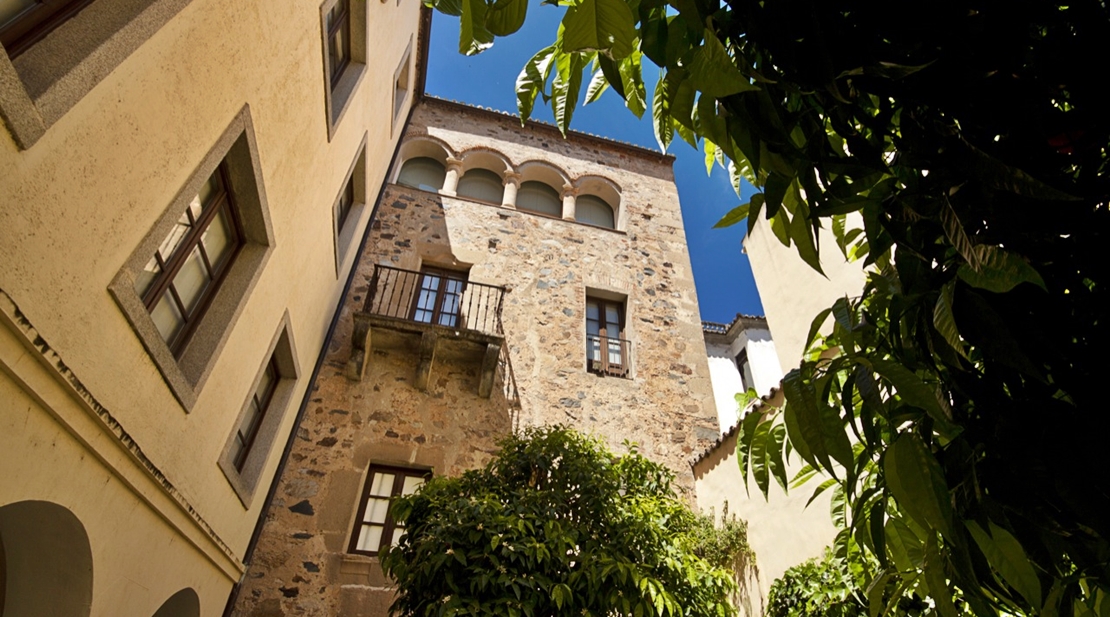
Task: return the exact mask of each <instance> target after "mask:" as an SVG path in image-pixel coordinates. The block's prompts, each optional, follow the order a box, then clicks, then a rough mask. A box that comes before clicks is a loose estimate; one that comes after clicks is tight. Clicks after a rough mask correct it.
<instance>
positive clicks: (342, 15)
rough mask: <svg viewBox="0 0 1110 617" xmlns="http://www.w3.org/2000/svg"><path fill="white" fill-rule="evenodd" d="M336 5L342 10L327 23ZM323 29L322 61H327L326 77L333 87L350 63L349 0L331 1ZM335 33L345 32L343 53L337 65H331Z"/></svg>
mask: <svg viewBox="0 0 1110 617" xmlns="http://www.w3.org/2000/svg"><path fill="white" fill-rule="evenodd" d="M337 7H342V10H341V11H340V12H339V13H338V14H337V15H335V19H334V21H333V23H332V24H331V25H329V24H328V20H329V19H331V18H332V11H333V10H335V9H336V8H337ZM324 30H325V31H326V33H325V37H326V38H325V39H324V40H325V46H326V47H325V52H324V62H326V63H327V67H328V79H329V81H330V82H331V87H332V88H333V89H334V88H335V87H336V86H337V85H338V84H339V80H340V79H341V78H342V77H343V71H345V70H346V69H347V66H348V65H350V64H351V0H336V1H335V2H334V3H332V5H331V7H330V8H329V9H328V10H327V13H326V14H325V18H324ZM344 31H345V32H344ZM337 34H345V36H343V37H342V41H343V44H342V45H343V49H342V51H343V54H342V55H341V56H340V59H341V62H340V63H339V66H333V65H332V63H331V58H332V41H333V39H334V38H335V36H336V35H337Z"/></svg>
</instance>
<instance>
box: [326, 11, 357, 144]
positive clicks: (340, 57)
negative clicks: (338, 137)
mask: <svg viewBox="0 0 1110 617" xmlns="http://www.w3.org/2000/svg"><path fill="white" fill-rule="evenodd" d="M320 29H321V34H322V37H323V51H324V83H325V85H326V88H325V91H324V92H325V104H326V105H325V107H326V111H327V115H328V140H329V141H330V140H331V138H332V136H333V135H334V134H335V130H336V127H337V126H338V125H339V121H340V119H342V117H343V113H344V112H345V111H346V110H347V106H348V105H347V104H348V103H349V102H350V100H351V98H352V97H354V93H355V90H357V88H358V85H359V83H360V81H361V79H362V76H363V74H365V72H366V0H325V2H324V3H323V4H322V5H320Z"/></svg>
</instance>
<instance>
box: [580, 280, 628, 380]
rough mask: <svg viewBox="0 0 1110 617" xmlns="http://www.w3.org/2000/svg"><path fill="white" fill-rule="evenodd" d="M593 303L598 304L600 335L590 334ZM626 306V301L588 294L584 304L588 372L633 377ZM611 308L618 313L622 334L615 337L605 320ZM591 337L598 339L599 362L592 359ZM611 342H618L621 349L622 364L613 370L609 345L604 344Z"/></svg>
mask: <svg viewBox="0 0 1110 617" xmlns="http://www.w3.org/2000/svg"><path fill="white" fill-rule="evenodd" d="M591 302H596V303H597V305H598V334H596V335H593V334H590V328H589V305H590V303H591ZM625 304H626V302H625V301H624V300H615V299H612V298H603V297H599V296H596V295H592V294H586V302H585V303H584V304H583V307H584V308H585V309H586V310H585V313H584V315H583V317H584V318H585V322H584V324H585V327H586V340H585V342H586V345H585V351H586V370H587V371H588V372H591V373H596V374H598V375H609V376H613V377H625V378H628V377H630V376H631V374H632V362H631V356H632V350H631V349H630V348H629V347H630V346H629V345H628V340H627V339H626V338H625V327H626V326H625V324H626V321H625ZM609 307H613V308H615V309H616V311H617V320H618V324H619V330H620V332H619V333H618V334H617V336H615V337H614V336H610V335H609V334H608V327H607V323H608V322H607V321H606V319H605V314H606V309H607V308H609ZM591 336H597V337H598V352H599V354H598V355H599V356H600V358H599V359H598V360H594V359H593V358H591V357H590V351H591V350H590V337H591ZM609 340H616V341H618V345H619V348H620V356H621V362H620V364H619V365H617V367H616V368H615V369H614V368H612V365H611V364H610V362H609V353H610V352H609V347H608V345H607V344H604V343H606V342H607V341H609Z"/></svg>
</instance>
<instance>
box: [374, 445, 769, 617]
mask: <svg viewBox="0 0 1110 617" xmlns="http://www.w3.org/2000/svg"><path fill="white" fill-rule="evenodd" d="M672 477H673V474H672V473H671V472H670V470H668V469H667V468H665V467H663V466H662V465H658V464H656V463H653V462H651V461H649V460H647V459H646V458H644V457H643V456H641V455H640V454H638V453H637V452H636V450H635V448H634V447H632V448H631V451H630V452H629V453H628V454H626V455H623V456H616V455H614V454H613V453H612V452H610V451H609V450H608V449H607V448H606V447H605V446H604V445H603V444H602V443H601V442H600V441H599V440H598V439H596V438H592V437H587V436H584V435H582V434H580V433H576V432H574V431H572V430H570V429H567V428H563V427H554V428H543V429H529V430H526V431H525V432H524V433H523V434H521V435H513V436H510V437H507V438H506V439H505V440H504V441H502V443H501V451H500V453H499V454H498V455H497V457H495V458H494V459H493V460H491V461H490V462H489V464H487V465H486V467H485V468H484V469H480V470H474V471H468V472H466V473H465V474H463V476H461V477H457V478H447V477H438V478H434V479H432V480H431V481H429V482H428V483H427V484H425V485H424V486H423V487H422V488H421V489H420V491H419V492H417V493H416V494H415V495H412V496H409V497H401V498H397V499H396V500H395V501H394V502H393V504H392V506H391V512H392V514H393V516H394V517H395V518H396V519H397V520H398V521H399V522H403V524H404V525H405V535H404V536H403V537H402V539H401V541H400V542H399V543H398V545H397V546H396V547H394V548H393V549H392V550H390V551H389V552H388V553H387V554H386V555H385V556H384V557H383V559H382V567H383V568H384V569H385V571H386V572H387V573H388V574H389V575H390V576H391V577H393V579H394V580H395V581H396V583H397V588H398V592H397V599H396V601H395V602H394V604H393V606H392V608H391V610H392V612H393V614H395V615H402V616H405V617H409V616H412V617H427V616H431V615H436V616H444V617H449V616H451V615H498V616H506V617H520V616H525V617H546V616H550V615H595V616H597V617H609V616H611V615H627V616H630V617H650V616H658V617H663V616H664V615H670V616H675V617H678V616H688V617H729V616H730V615H733V614H735V612H736V611H735V609H734V608H733V606H732V604H731V603H730V594H732V593H733V592H734V591H735V590H736V588H737V586H736V582H735V579H736V578H737V577H739V576H747V575H748V574H750V569H752V568H754V564H755V562H754V555H752V553H751V549H750V548H749V547H748V544H747V537H746V534H745V531H744V529H745V528H744V527H743V526H742V525H741V526H739V527H737V526H732V527H731V528H726V529H731V530H732V531H731V532H728V531H726V532H725V534H724V535H722V534H721V533H719V532H715V531H714V527H713V524H712V521H711V520H710V519H708V517H699V516H698V515H696V514H694V513H693V512H691V511H690V510H689V509H688V508H687V507H686V506H685V505H684V504H683V503H682V502H681V501H679V500H678V498H677V497H676V496H675V494H674V493H673V491H672V489H671V481H672ZM726 536H727V537H726Z"/></svg>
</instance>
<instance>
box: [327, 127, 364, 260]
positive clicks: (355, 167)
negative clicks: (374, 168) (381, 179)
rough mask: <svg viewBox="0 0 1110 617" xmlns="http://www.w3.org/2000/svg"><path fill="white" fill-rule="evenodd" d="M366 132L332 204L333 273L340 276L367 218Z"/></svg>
mask: <svg viewBox="0 0 1110 617" xmlns="http://www.w3.org/2000/svg"><path fill="white" fill-rule="evenodd" d="M366 139H367V138H366V136H365V135H364V136H363V138H362V143H361V144H360V145H359V149H358V154H357V155H356V156H355V160H354V161H352V162H351V166H350V168H348V169H347V179H346V180H345V181H344V182H343V188H342V189H340V190H339V195H338V196H337V197H336V198H335V202H334V203H333V204H332V227H333V229H332V232H333V234H334V238H335V275H336V276H337V277H340V278H342V272H343V271H344V270H345V266H346V265H347V262H348V261H350V257H351V253H353V252H354V251H353V250H352V249H353V248H354V247H355V245H357V244H358V233H359V229H360V228H361V227H363V223H362V221H363V219H365V218H366V214H367V212H368V209H367V208H366Z"/></svg>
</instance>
